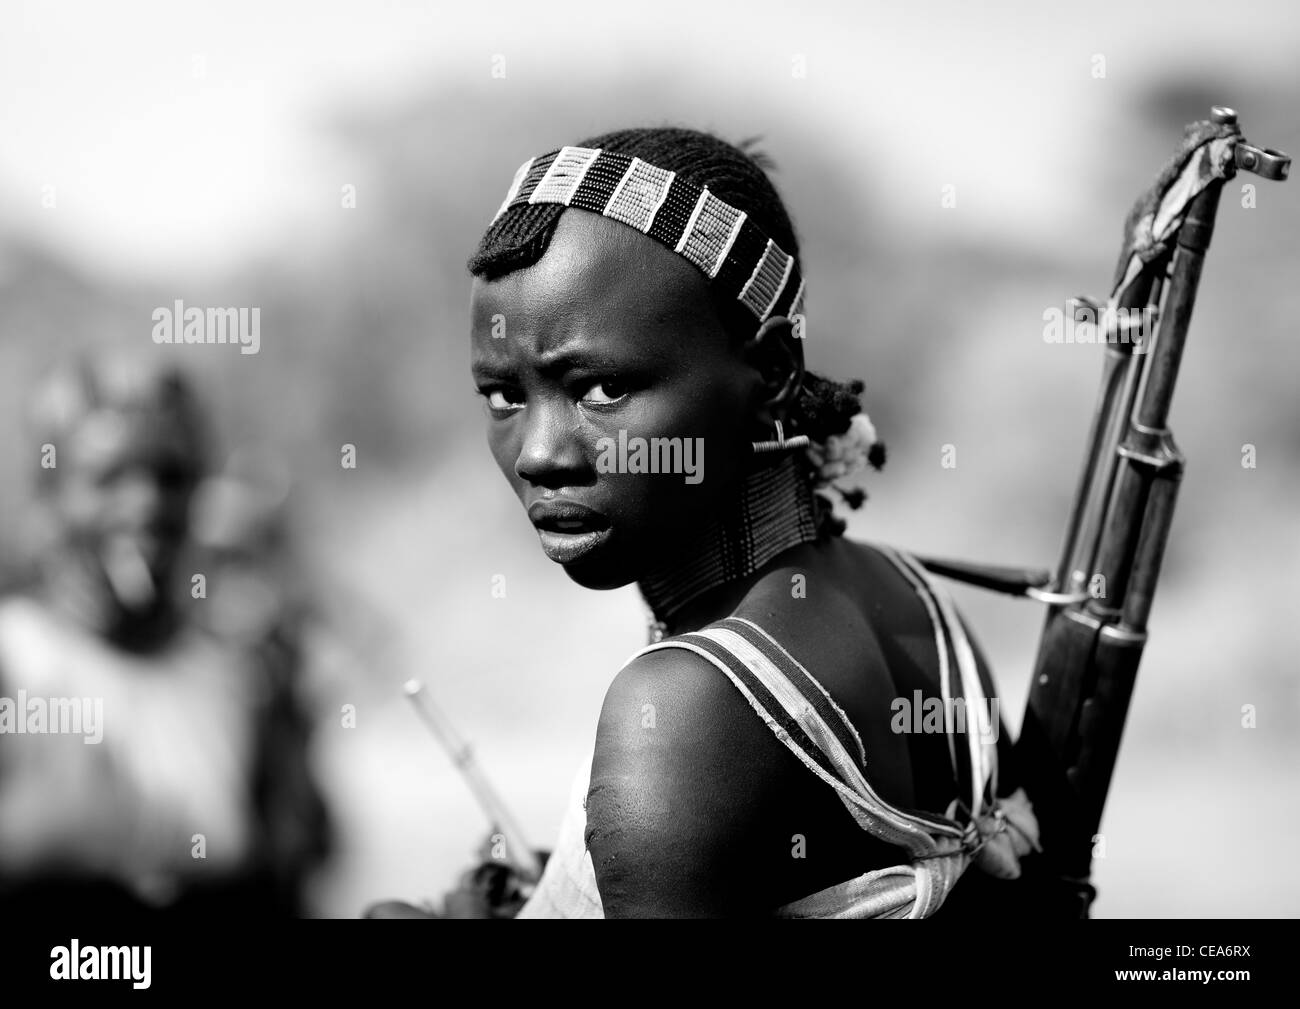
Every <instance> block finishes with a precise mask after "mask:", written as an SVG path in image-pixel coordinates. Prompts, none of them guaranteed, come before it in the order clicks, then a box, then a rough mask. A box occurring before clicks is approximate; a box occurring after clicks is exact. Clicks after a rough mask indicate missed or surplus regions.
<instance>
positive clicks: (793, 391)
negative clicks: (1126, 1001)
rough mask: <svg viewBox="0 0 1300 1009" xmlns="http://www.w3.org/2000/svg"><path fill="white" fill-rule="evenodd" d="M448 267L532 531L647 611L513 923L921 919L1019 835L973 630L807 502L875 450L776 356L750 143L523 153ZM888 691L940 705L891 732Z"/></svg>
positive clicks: (612, 137)
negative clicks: (744, 146) (465, 263)
mask: <svg viewBox="0 0 1300 1009" xmlns="http://www.w3.org/2000/svg"><path fill="white" fill-rule="evenodd" d="M469 269H470V272H471V273H472V274H473V276H474V282H473V302H472V327H473V334H472V342H473V375H474V380H475V383H476V385H477V388H478V390H479V392H480V393H481V395H482V397H483V399H484V400H485V403H486V408H487V413H488V440H489V443H490V445H491V449H492V453H493V455H494V456H495V458H496V461H497V464H498V465H499V466H500V468H501V471H502V473H503V474H504V475H505V477H506V479H507V480H508V481H509V483H510V485H511V487H512V488H513V489H514V491H515V493H516V494H517V495H518V497H519V499H520V502H521V503H522V504H523V506H524V508H525V509H526V510H527V513H528V517H529V519H530V520H531V521H532V523H533V524H534V525H535V526H536V527H537V531H538V536H539V539H540V541H541V546H542V549H543V550H544V551H545V552H546V554H547V555H548V556H549V557H550V558H551V559H552V560H554V561H555V562H557V563H558V564H560V565H561V566H562V567H563V568H564V571H565V573H566V574H567V575H568V576H569V577H570V578H572V579H573V580H574V581H576V582H578V583H579V584H580V585H583V586H586V587H588V588H592V589H612V588H617V587H619V586H623V585H627V584H629V583H631V582H636V583H637V585H638V587H639V588H640V591H641V593H642V594H643V596H644V598H645V600H646V602H647V603H648V605H649V607H650V610H651V611H652V614H653V622H652V625H651V644H650V645H648V646H647V647H646V648H644V649H643V650H641V651H640V652H638V653H637V654H636V655H634V656H633V657H632V659H630V660H629V661H628V663H627V664H626V665H625V666H624V667H623V668H622V669H621V670H619V671H617V675H616V676H614V679H613V682H612V684H611V685H610V687H609V691H608V694H607V695H606V698H605V703H604V708H603V711H602V713H601V717H600V723H599V725H598V726H597V728H596V732H595V746H594V752H593V757H592V761H591V764H590V767H589V768H588V767H586V766H584V768H583V769H582V773H581V774H580V775H579V779H578V782H577V784H576V787H575V792H574V802H573V805H572V808H571V809H570V810H569V813H568V816H567V818H566V821H565V823H564V826H563V828H562V831H561V836H560V839H559V842H558V844H557V847H556V850H555V853H554V855H553V856H552V857H551V859H550V861H549V863H548V865H547V868H546V871H545V873H544V875H543V876H542V879H541V880H540V882H539V884H538V886H537V889H536V892H535V893H534V894H533V896H532V898H531V899H530V900H529V902H528V903H527V905H526V906H525V907H524V908H523V910H522V911H521V916H522V917H610V918H613V917H635V916H658V917H678V916H722V915H726V916H732V915H771V914H778V915H785V916H797V917H922V916H926V915H930V914H933V913H934V912H936V911H938V910H939V909H940V908H941V907H942V906H943V905H944V903H945V900H946V899H947V897H948V895H949V894H950V893H951V892H952V891H953V889H954V887H955V885H956V884H957V881H958V880H959V879H960V878H961V877H962V876H963V874H964V873H965V872H966V870H967V869H968V867H971V866H976V865H977V866H979V867H981V868H982V869H984V870H987V871H988V872H989V873H990V874H992V875H994V876H1001V877H1008V878H1009V877H1014V876H1016V875H1017V874H1018V872H1019V866H1018V863H1019V859H1020V857H1021V856H1023V855H1025V854H1027V853H1028V852H1029V851H1030V850H1031V849H1032V848H1033V847H1034V846H1035V845H1036V832H1037V828H1036V825H1035V823H1034V819H1033V814H1032V811H1031V810H1030V808H1029V805H1028V803H1027V802H1026V801H1025V797H1024V795H1023V793H1022V792H1018V791H1017V792H1015V793H1013V794H1012V795H1011V796H1009V797H1006V798H1002V797H1003V796H1005V795H1006V793H1007V792H1008V791H1009V790H1010V784H1011V783H1010V782H1008V781H1007V780H1006V776H1005V772H1004V776H1003V780H1002V781H1001V786H1002V787H1001V788H999V780H998V771H997V763H998V747H997V746H996V745H995V740H996V739H997V738H998V735H997V731H996V730H997V728H998V722H997V719H996V715H995V716H994V718H993V719H992V722H991V724H989V723H986V722H983V721H981V720H980V718H979V717H977V716H978V715H980V713H981V712H982V713H983V717H984V718H987V714H988V712H989V711H990V710H992V711H996V708H995V707H993V706H991V705H990V703H989V701H990V699H991V698H992V696H993V693H994V691H993V688H992V683H991V680H990V679H989V676H988V672H987V670H986V669H985V668H984V664H983V662H982V661H981V660H980V659H979V658H978V653H977V651H976V649H975V646H974V645H973V643H972V642H971V641H970V638H969V637H968V636H967V634H966V632H965V630H964V628H963V626H962V624H961V621H960V619H959V618H958V616H957V614H956V613H955V611H954V610H953V608H952V605H951V603H950V602H949V601H948V599H947V597H946V595H945V594H944V593H943V592H942V590H941V589H940V588H939V587H938V586H936V585H934V584H932V583H931V582H930V580H929V578H928V577H927V576H926V574H925V572H924V571H923V570H922V569H921V568H920V566H919V565H918V564H917V563H916V562H915V561H913V560H912V559H911V558H909V557H908V556H906V555H904V554H902V553H900V552H898V551H895V550H891V549H889V548H887V547H884V546H872V545H868V544H864V543H856V542H852V541H850V540H847V539H845V538H844V537H843V536H842V532H843V529H844V524H843V522H842V521H841V520H839V519H837V518H836V517H835V516H834V514H833V513H832V507H831V499H830V497H828V494H829V493H830V492H831V491H832V489H833V488H834V484H835V482H836V481H840V480H842V479H843V478H845V477H847V476H849V475H850V474H851V473H852V471H853V470H855V469H857V468H860V467H861V466H862V465H863V464H865V463H867V462H870V463H871V464H873V465H876V466H879V465H880V464H881V463H882V462H883V456H884V453H883V447H882V446H881V445H879V444H878V443H877V442H876V440H875V434H874V430H873V428H872V426H871V423H870V421H869V420H867V418H866V415H865V414H863V413H862V412H861V404H860V402H859V394H860V393H861V391H862V389H863V386H862V383H861V382H836V381H832V380H829V379H826V378H823V377H820V376H818V375H815V374H813V373H811V372H808V371H805V369H804V361H803V342H802V336H803V315H802V311H803V302H804V284H803V278H802V270H801V267H800V261H799V245H798V242H797V241H796V238H795V234H794V229H793V226H792V224H791V221H790V218H789V216H788V214H787V213H786V210H785V208H784V206H783V205H782V202H781V199H780V198H779V196H778V195H777V193H776V191H775V189H774V188H773V186H772V184H771V182H770V181H769V180H768V178H767V176H766V175H765V173H764V171H763V169H762V168H761V167H760V165H759V164H758V162H757V161H756V160H755V159H754V158H753V157H751V156H749V155H748V154H746V153H745V152H743V151H741V150H739V149H737V148H735V147H733V146H731V145H729V144H727V143H724V142H722V141H721V140H718V139H717V138H715V137H713V136H710V135H708V134H704V133H699V132H695V131H691V130H684V129H638V130H623V131H619V132H615V133H609V134H606V135H603V136H598V137H593V138H590V139H588V140H585V141H583V142H582V143H580V144H579V145H577V146H576V147H565V148H562V149H561V150H559V151H558V152H551V153H549V154H546V155H543V156H540V157H537V158H533V159H531V160H530V161H529V162H527V163H525V164H524V165H523V166H522V167H521V168H520V169H519V171H518V173H517V174H516V175H515V177H514V180H513V183H512V185H511V186H510V189H509V192H508V194H507V196H506V199H505V201H504V203H503V204H502V206H501V209H500V210H499V211H498V213H497V216H496V217H495V219H494V220H493V221H492V223H491V225H490V227H489V228H488V230H487V232H486V234H485V235H484V236H483V239H482V241H481V244H480V246H479V248H478V250H477V252H476V253H475V254H474V255H473V257H472V258H471V259H470V261H469ZM840 496H841V497H842V498H843V499H844V500H845V501H846V502H847V503H848V504H849V505H850V506H852V507H857V506H858V505H859V504H860V503H861V501H862V498H863V495H862V492H861V491H860V490H856V489H850V490H847V491H844V492H841V494H840ZM928 701H932V702H934V703H933V704H927V703H926V702H928ZM917 705H920V706H922V707H925V709H926V710H927V711H928V712H933V711H934V710H938V706H939V705H942V709H943V710H944V711H946V712H947V713H948V715H949V716H950V717H948V718H947V719H945V720H943V721H942V722H940V721H937V720H934V719H928V720H927V721H926V722H925V724H924V728H923V731H915V730H916V729H917V728H918V727H920V726H921V720H920V718H919V716H916V715H914V714H913V713H912V709H913V707H915V706H917ZM958 708H964V709H965V714H966V716H967V717H965V718H959V717H952V716H953V715H954V714H955V713H956V711H957V709H958ZM981 727H982V728H983V731H979V730H980V728H981ZM963 729H964V730H965V731H961V730H963ZM925 730H928V731H925Z"/></svg>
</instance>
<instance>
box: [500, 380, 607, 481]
mask: <svg viewBox="0 0 1300 1009" xmlns="http://www.w3.org/2000/svg"><path fill="white" fill-rule="evenodd" d="M521 419H522V420H523V422H524V423H523V440H522V441H521V442H520V445H519V455H518V457H517V458H516V459H515V475H516V476H518V477H519V479H521V480H526V481H528V482H529V483H531V484H533V485H535V486H539V487H555V488H558V487H565V486H572V485H573V484H575V483H578V482H585V480H583V478H584V477H585V476H586V475H587V470H588V468H589V467H588V465H587V455H586V451H585V449H584V446H583V441H582V434H581V426H580V424H579V421H578V418H577V417H576V416H575V415H574V411H573V410H572V408H571V404H565V403H563V402H548V401H544V400H541V401H535V402H532V403H529V404H528V407H527V409H525V411H524V416H523V418H521Z"/></svg>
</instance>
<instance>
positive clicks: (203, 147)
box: [0, 0, 1300, 273]
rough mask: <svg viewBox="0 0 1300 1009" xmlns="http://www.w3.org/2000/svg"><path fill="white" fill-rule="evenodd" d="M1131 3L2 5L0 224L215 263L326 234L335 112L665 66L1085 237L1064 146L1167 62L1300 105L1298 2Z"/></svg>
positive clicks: (78, 1) (103, 261)
mask: <svg viewBox="0 0 1300 1009" xmlns="http://www.w3.org/2000/svg"><path fill="white" fill-rule="evenodd" d="M1132 6H1133V5H1132V4H1130V3H1129V2H1128V0H1119V2H1116V0H1102V2H1089V3H1087V4H1077V5H1071V7H1070V8H1068V9H1065V10H1061V11H1056V10H1050V9H1049V7H1050V5H1046V4H1042V3H1038V2H1024V3H1003V4H996V3H993V4H968V3H962V2H938V3H936V2H922V3H906V4H903V3H898V4H869V3H853V2H848V0H845V2H842V3H813V4H781V3H772V2H760V3H745V4H722V3H718V4H705V3H700V2H689V3H681V2H661V3H659V4H656V5H654V6H653V7H650V8H646V7H630V6H621V5H616V4H611V3H609V2H608V0H605V2H602V3H585V2H573V3H566V4H563V5H561V7H559V8H555V10H556V11H559V12H562V13H563V14H564V15H565V16H564V17H549V18H539V17H538V16H537V15H538V13H539V11H540V10H541V9H542V8H541V6H540V5H538V4H537V3H535V2H533V3H517V2H511V3H456V4H447V3H393V2H389V3H376V2H346V0H329V2H321V0H313V2H279V3H275V2H266V0H221V2H217V3H175V2H165V0H153V2H149V0H135V2H126V3H116V4H102V3H97V2H94V0H74V2H62V3H49V2H46V3H37V2H17V3H15V2H14V0H7V2H6V5H5V9H6V13H7V16H6V18H5V19H4V20H5V26H4V29H3V30H2V31H0V138H2V139H0V227H13V228H16V229H17V230H19V231H20V232H23V233H26V234H29V235H35V236H37V237H38V238H39V240H40V241H42V242H43V243H46V244H50V245H53V246H54V247H56V248H57V249H59V250H61V251H63V252H66V253H68V254H70V255H72V256H74V257H75V258H77V259H78V260H80V261H81V262H82V263H83V264H86V265H90V266H92V267H95V268H98V269H103V270H108V271H111V272H127V273H130V272H135V271H138V270H150V271H152V270H165V269H173V268H177V267H179V268H182V269H184V268H207V267H211V266H217V265H221V264H223V263H226V262H229V261H232V260H233V259H235V258H237V257H239V256H241V255H243V254H245V253H247V252H248V251H249V250H251V249H253V248H256V247H259V246H265V245H266V244H267V243H270V242H273V241H274V236H275V235H276V234H277V232H281V231H283V229H284V228H285V226H286V223H287V222H289V221H295V222H300V223H301V222H303V221H308V222H310V220H311V219H312V215H311V213H310V212H309V210H310V208H309V207H308V206H307V205H306V201H307V199H308V195H307V194H309V193H312V192H319V191H320V183H321V182H323V181H324V180H326V179H334V178H337V173H336V172H335V171H334V170H333V168H332V166H331V165H330V164H328V161H327V159H322V157H321V152H320V145H319V142H318V138H317V136H316V135H315V134H314V132H313V131H314V128H315V127H314V125H313V124H314V123H318V122H319V121H320V120H321V118H322V117H323V116H324V114H326V113H327V112H328V111H329V110H330V109H331V108H332V107H334V106H335V105H336V104H338V103H339V102H346V103H348V104H360V105H363V106H364V105H366V104H367V103H370V102H375V103H382V102H384V101H385V100H386V99H388V98H390V97H393V98H395V97H402V96H406V95H409V94H412V93H415V92H416V91H418V90H419V89H420V88H421V87H422V86H426V87H427V86H429V85H430V84H432V83H434V82H437V81H440V80H448V79H455V78H456V77H458V76H462V77H463V76H466V75H482V76H483V78H488V77H489V76H490V70H491V62H490V61H491V59H492V56H493V54H497V53H499V54H503V55H504V56H505V57H506V59H507V67H508V73H507V77H506V79H505V80H501V81H498V82H497V85H499V86H501V87H508V88H527V87H529V85H530V82H536V81H537V80H539V79H547V78H548V76H549V75H555V74H562V73H563V74H571V75H578V76H579V77H581V78H584V79H589V80H590V81H591V82H592V84H593V86H599V82H600V80H601V79H603V78H607V77H608V76H609V75H616V74H618V73H619V72H620V69H621V68H626V67H628V66H633V65H647V64H658V65H661V66H667V67H674V66H675V67H677V68H679V72H681V73H683V74H686V75H689V77H690V78H691V79H693V80H698V81H699V82H700V83H701V86H707V84H708V82H709V81H711V80H719V79H726V80H727V81H728V83H729V85H730V86H732V87H737V88H740V89H742V91H743V93H745V94H746V95H747V96H750V95H752V99H753V101H754V102H755V103H756V105H757V106H758V107H761V108H773V109H787V110H790V111H793V112H795V113H796V114H798V115H801V116H804V117H806V118H809V119H811V120H813V121H814V122H817V121H818V120H821V121H824V122H825V123H826V128H827V129H828V130H832V129H833V130H835V131H837V132H839V133H841V134H844V135H846V137H847V140H846V141H845V143H847V144H848V145H849V146H850V148H852V147H853V146H854V145H858V146H859V147H860V150H861V154H862V156H863V157H870V158H871V159H872V162H873V164H876V165H877V166H878V167H879V168H882V169H883V172H884V176H885V178H891V179H893V180H895V182H894V184H893V186H892V187H891V188H892V189H893V190H894V192H893V193H892V195H893V197H894V198H893V199H887V200H886V201H884V202H886V203H887V204H889V205H891V206H892V208H893V210H894V212H896V213H899V214H901V215H904V217H905V219H907V220H913V221H914V220H917V219H918V215H917V214H916V213H915V210H916V207H917V206H919V205H922V204H923V205H924V206H925V207H926V208H930V207H932V206H936V205H937V204H938V201H939V195H938V194H939V191H940V189H941V187H942V186H943V185H944V184H947V183H954V184H958V185H959V189H958V192H959V195H960V196H961V197H964V198H965V200H966V202H965V204H964V207H965V209H967V210H968V211H970V213H968V214H963V215H962V216H963V221H964V222H965V223H966V226H969V227H976V228H978V227H985V228H986V229H987V227H988V226H990V225H992V224H994V223H996V225H997V227H998V228H1000V229H1004V230H1010V231H1013V232H1015V233H1016V234H1017V236H1018V237H1020V238H1023V239H1024V240H1027V241H1031V242H1032V241H1038V242H1046V241H1048V240H1050V236H1051V235H1052V234H1053V231H1054V229H1057V228H1059V227H1060V226H1062V225H1069V224H1071V223H1074V224H1077V223H1078V222H1072V221H1071V220H1070V217H1069V215H1070V208H1069V201H1068V200H1063V199H1062V198H1061V194H1060V193H1059V191H1057V188H1056V185H1055V183H1054V181H1053V179H1054V174H1053V171H1052V170H1051V169H1050V167H1049V166H1051V165H1053V164H1059V162H1060V158H1061V148H1062V145H1069V150H1070V151H1071V152H1072V153H1073V152H1075V151H1077V158H1078V159H1079V161H1081V162H1089V163H1090V162H1094V161H1096V160H1097V159H1100V158H1103V157H1105V156H1106V150H1105V147H1104V143H1103V142H1102V139H1101V137H1100V136H1099V133H1098V127H1099V126H1104V125H1105V124H1107V123H1109V122H1112V121H1114V119H1115V110H1116V109H1117V108H1118V107H1120V106H1122V103H1123V102H1124V101H1125V100H1126V96H1127V95H1129V94H1131V93H1132V91H1133V87H1134V84H1135V83H1136V82H1138V81H1140V80H1141V79H1142V78H1144V77H1145V76H1147V75H1148V74H1150V73H1151V72H1152V71H1153V70H1154V69H1158V68H1165V67H1168V66H1170V65H1171V64H1174V65H1186V64H1191V65H1197V63H1198V62H1199V63H1200V64H1203V65H1207V66H1210V67H1211V68H1212V69H1213V71H1214V74H1215V79H1222V76H1221V75H1224V74H1227V75H1229V79H1231V75H1232V74H1233V73H1235V72H1237V71H1241V70H1243V68H1244V72H1246V73H1247V74H1249V75H1251V76H1254V77H1256V78H1258V79H1265V80H1268V81H1269V82H1270V83H1272V82H1274V81H1275V82H1276V85H1277V87H1278V88H1279V89H1283V90H1287V91H1290V92H1291V93H1300V87H1298V86H1297V80H1298V79H1300V78H1298V77H1297V71H1296V63H1297V59H1296V57H1297V55H1300V38H1298V37H1297V29H1296V28H1295V27H1294V25H1295V24H1296V23H1297V20H1300V19H1298V18H1297V16H1296V15H1295V14H1294V13H1288V9H1289V8H1293V6H1294V4H1293V0H1278V2H1257V3H1241V2H1239V3H1235V4H1233V5H1232V6H1231V7H1230V8H1222V7H1219V6H1218V5H1208V4H1203V5H1202V6H1204V7H1206V8H1211V7H1212V6H1213V7H1214V8H1216V10H1213V11H1211V10H1207V12H1206V13H1204V14H1191V15H1189V14H1188V13H1187V12H1186V9H1187V8H1188V7H1190V6H1191V5H1190V4H1187V3H1184V2H1177V0H1174V2H1165V3H1157V4H1143V5H1141V6H1142V10H1140V11H1136V12H1135V11H1134V10H1132V9H1131V8H1132ZM991 8H996V10H995V11H994V12H992V13H991V12H990V9H991ZM737 11H743V14H738V13H735V12H737ZM633 17H635V20H633ZM15 21H17V22H18V27H17V30H15V27H14V22H15ZM1287 25H1289V26H1291V27H1286V28H1284V26H1287ZM1096 54H1101V55H1102V56H1104V58H1105V60H1106V76H1105V78H1104V79H1097V78H1095V77H1094V76H1093V71H1094V67H1095V66H1096V64H1095V62H1094V56H1095V55H1096ZM796 56H802V57H804V58H805V59H806V67H807V77H806V78H805V79H798V80H797V79H794V78H793V77H792V73H791V70H792V68H793V61H794V59H795V57H796ZM1262 139H1263V138H1262ZM1267 142H1273V141H1272V139H1271V138H1269V139H1268V140H1267ZM1293 146H1295V145H1294V144H1293ZM882 151H888V152H891V154H892V155H893V156H892V157H888V158H886V159H884V160H885V164H883V165H880V162H881V160H882V158H881V152H882ZM506 182H508V180H503V183H502V186H503V188H504V186H505V184H506ZM46 187H53V189H52V190H51V189H48V188H46ZM51 194H52V195H53V199H54V202H55V206H54V207H53V208H49V207H46V206H43V200H44V201H45V202H48V198H49V196H50V195H51ZM1008 207H1014V208H1016V209H1017V210H1018V211H1020V212H1019V213H1016V214H1008V213H1007V208H1008ZM926 216H927V215H921V219H922V223H921V224H920V226H922V227H924V226H925V224H924V219H925V218H926ZM308 226H310V225H308ZM1112 230H1113V229H1112Z"/></svg>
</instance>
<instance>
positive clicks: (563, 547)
mask: <svg viewBox="0 0 1300 1009" xmlns="http://www.w3.org/2000/svg"><path fill="white" fill-rule="evenodd" d="M528 518H529V520H530V521H531V522H532V523H533V525H534V527H536V529H537V535H538V538H539V539H540V540H541V543H542V550H543V551H544V552H545V553H546V556H547V557H549V558H550V559H551V560H553V561H555V562H556V563H557V564H571V563H572V562H573V561H576V560H577V559H578V558H579V557H582V556H583V555H584V554H587V553H589V552H590V551H592V550H594V549H595V548H596V547H598V546H600V544H601V543H603V542H605V540H607V539H608V538H609V533H610V523H609V519H608V518H606V517H605V516H604V515H602V514H601V513H600V512H598V511H594V510H592V509H591V508H588V507H587V506H586V505H580V504H578V503H577V502H576V501H536V502H534V503H533V504H532V505H530V506H529V508H528Z"/></svg>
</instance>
